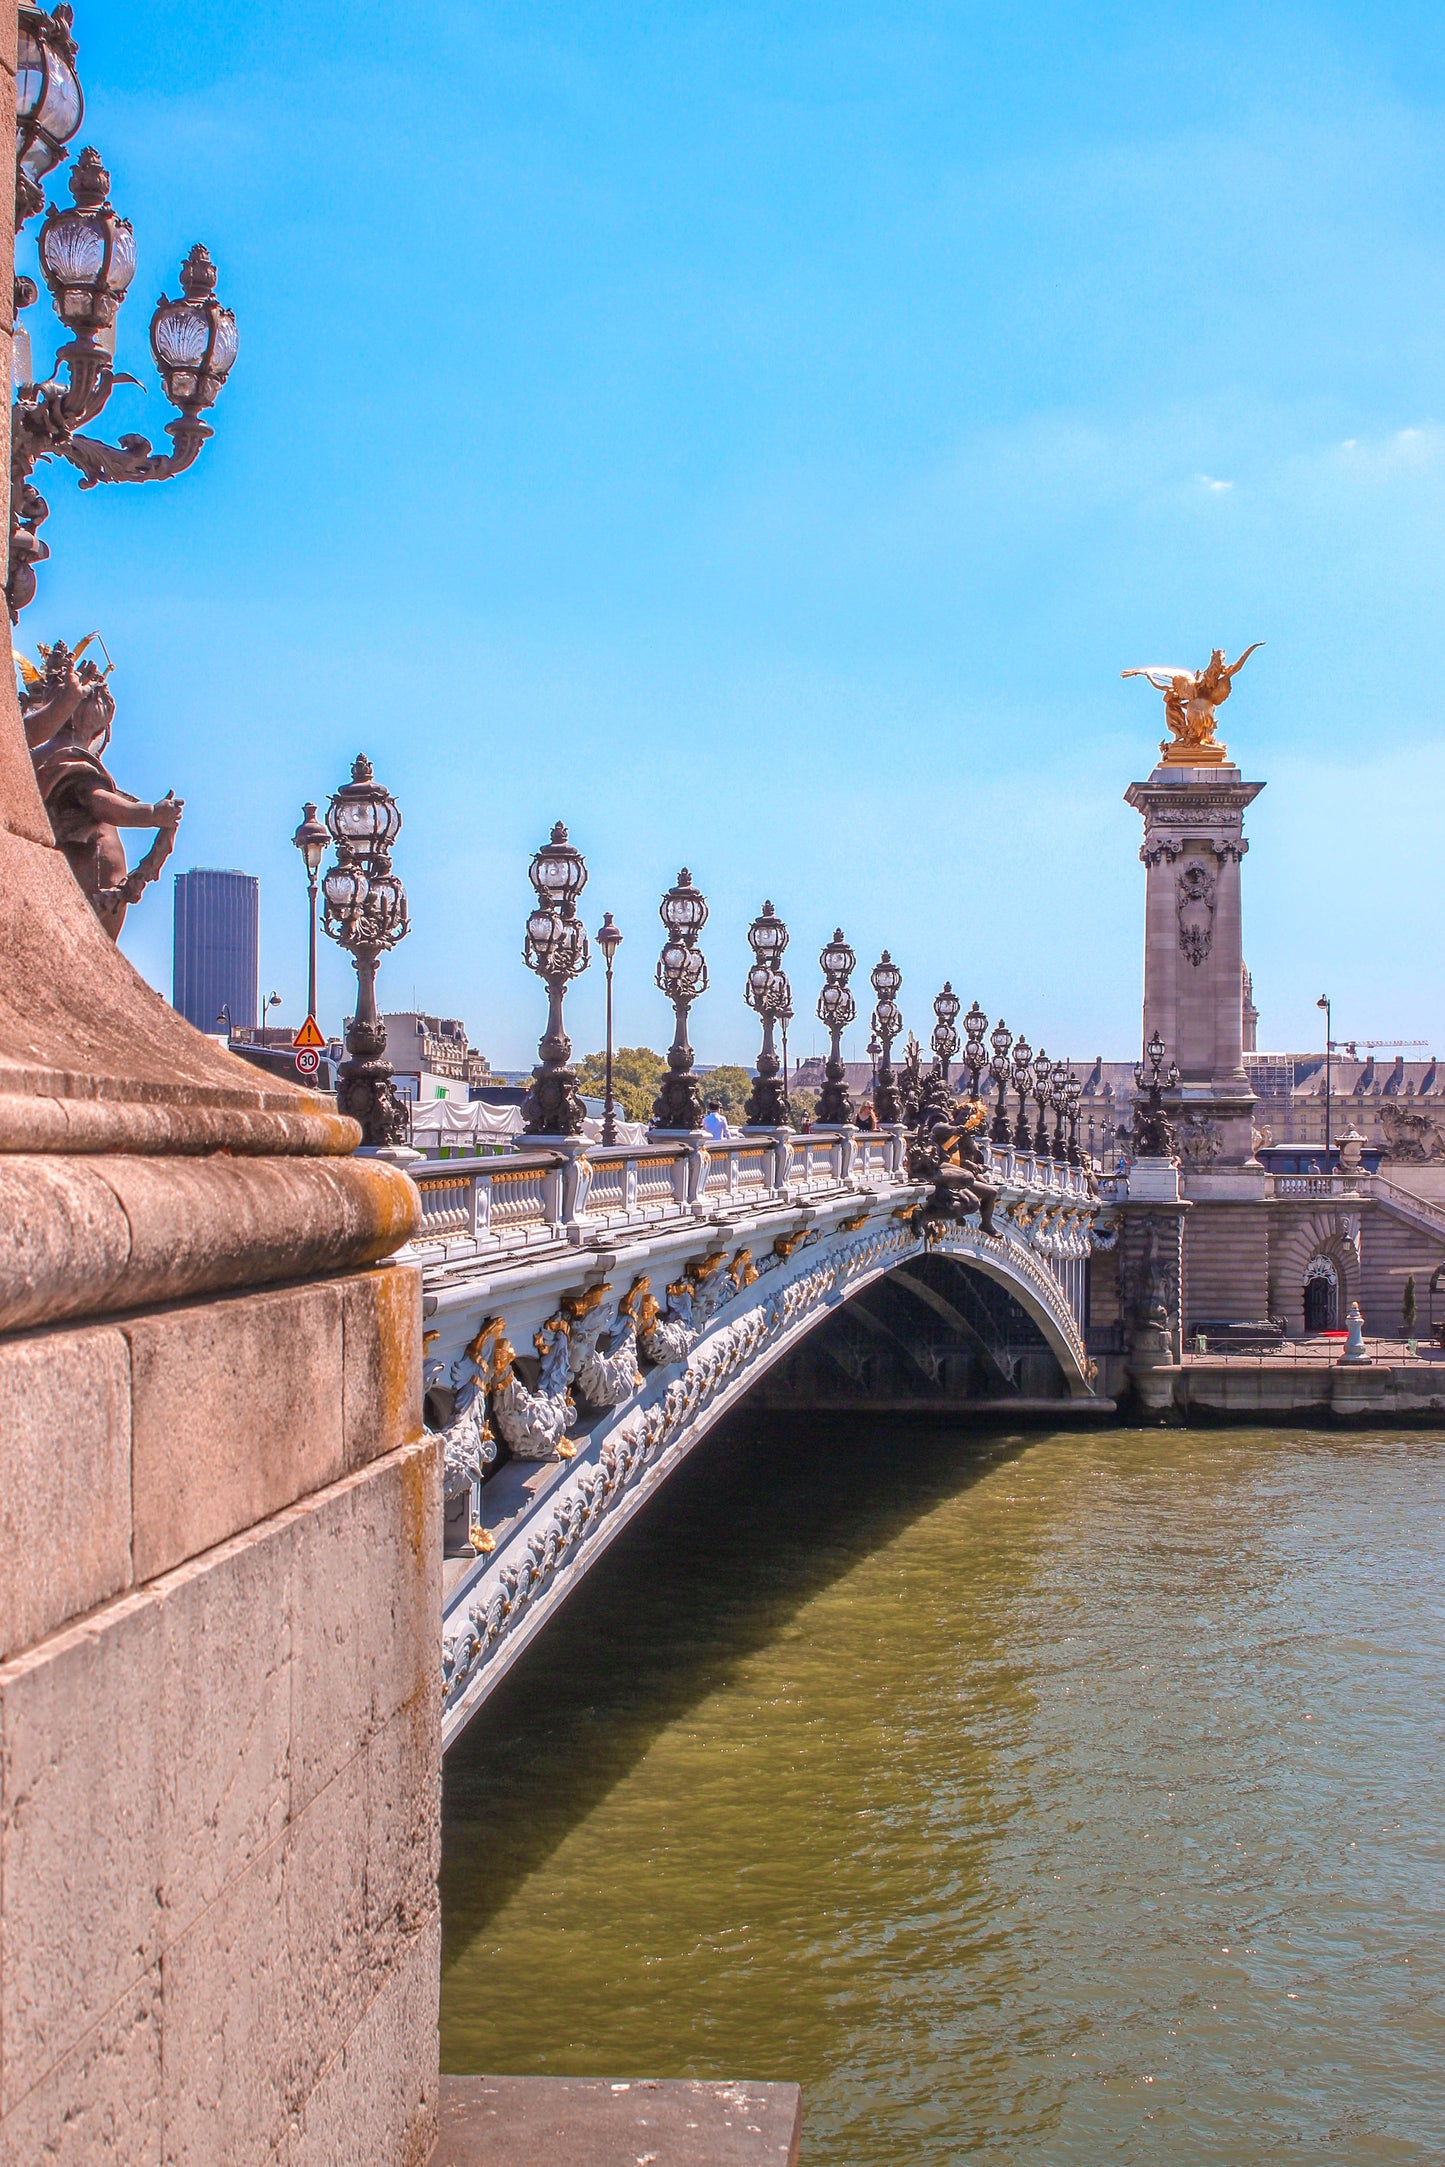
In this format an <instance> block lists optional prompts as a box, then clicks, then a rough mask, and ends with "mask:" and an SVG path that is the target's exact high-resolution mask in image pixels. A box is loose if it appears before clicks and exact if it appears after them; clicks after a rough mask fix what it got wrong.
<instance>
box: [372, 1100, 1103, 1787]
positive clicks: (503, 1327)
mask: <svg viewBox="0 0 1445 2167" xmlns="http://www.w3.org/2000/svg"><path fill="white" fill-rule="evenodd" d="M979 1149H980V1156H981V1159H982V1162H983V1165H984V1167H985V1168H986V1172H987V1180H988V1182H989V1183H990V1184H991V1185H992V1186H993V1187H994V1188H996V1189H997V1192H998V1194H997V1200H996V1201H995V1202H994V1203H993V1208H992V1211H991V1213H984V1214H983V1215H982V1217H989V1218H991V1221H992V1226H991V1231H986V1230H985V1227H984V1225H983V1224H982V1223H981V1221H980V1218H979V1217H975V1218H974V1219H973V1220H971V1221H970V1220H961V1219H958V1218H940V1217H935V1216H933V1215H932V1214H931V1213H930V1212H929V1211H927V1210H926V1209H925V1207H926V1206H927V1204H928V1199H929V1197H930V1193H931V1185H930V1184H929V1183H927V1182H920V1181H916V1180H912V1179H910V1178H909V1175H908V1173H907V1171H906V1163H907V1159H906V1138H905V1133H904V1131H903V1130H902V1129H901V1128H889V1129H884V1130H881V1131H877V1132H873V1133H867V1132H863V1131H855V1130H851V1129H847V1128H840V1129H835V1130H832V1131H825V1132H819V1133H815V1134H813V1135H803V1136H797V1137H792V1138H788V1137H787V1136H785V1135H784V1134H782V1133H780V1132H778V1131H768V1132H755V1133H753V1134H751V1135H749V1134H747V1133H746V1132H745V1133H744V1134H743V1135H742V1136H740V1137H737V1138H735V1139H733V1140H731V1141H729V1142H726V1143H716V1144H710V1145H706V1146H704V1145H703V1144H702V1143H701V1142H700V1141H698V1140H692V1141H688V1142H685V1143H682V1142H678V1143H662V1142H659V1143H653V1144H648V1145H645V1146H642V1147H640V1148H636V1149H628V1148H614V1149H611V1150H607V1149H603V1148H600V1147H597V1146H593V1145H582V1144H581V1143H580V1140H579V1142H578V1143H577V1144H576V1145H575V1146H574V1145H571V1144H570V1143H569V1145H568V1146H567V1147H566V1148H564V1149H560V1150H558V1149H538V1150H526V1151H523V1152H519V1153H517V1154H516V1155H515V1156H506V1157H494V1158H476V1159H470V1160H460V1161H458V1160H452V1161H448V1162H443V1163H440V1164H435V1165H432V1166H428V1167H425V1168H422V1167H419V1168H417V1170H416V1177H415V1178H416V1179H417V1184H418V1187H419V1188H420V1190H421V1195H422V1208H423V1213H424V1220H425V1229H424V1232H423V1234H422V1236H421V1238H420V1239H419V1240H418V1241H416V1242H415V1243H414V1244H413V1245H412V1247H411V1249H410V1250H409V1251H408V1252H406V1254H407V1255H408V1256H410V1257H411V1258H413V1259H414V1260H416V1261H418V1262H420V1263H421V1265H422V1267H423V1275H424V1276H423V1284H424V1289H425V1295H424V1306H425V1313H426V1361H425V1384H426V1414H427V1420H428V1423H429V1425H430V1426H431V1427H432V1428H434V1429H436V1430H440V1431H442V1432H443V1433H444V1435H445V1438H446V1463H447V1476H446V1486H447V1502H448V1542H447V1549H448V1551H449V1553H451V1554H450V1555H449V1557H448V1561H447V1565H446V1576H447V1586H446V1595H445V1603H444V1613H445V1615H444V1628H443V1672H444V1686H443V1690H444V1711H445V1712H444V1718H443V1729H444V1739H445V1742H446V1743H447V1744H450V1743H451V1742H452V1741H453V1740H454V1739H455V1738H456V1737H457V1735H458V1734H459V1733H460V1731H461V1730H462V1729H463V1727H464V1726H465V1725H466V1723H467V1722H468V1721H469V1720H470V1718H471V1717H472V1716H473V1715H474V1714H475V1713H476V1711H477V1709H478V1708H479V1707H480V1705H481V1703H482V1701H483V1700H484V1699H485V1698H486V1696H487V1694H488V1693H489V1692H490V1691H491V1690H492V1688H493V1687H494V1686H495V1685H496V1683H497V1682H498V1680H499V1679H500V1678H501V1677H502V1676H503V1675H504V1674H505V1672H506V1671H507V1669H508V1667H509V1666H510V1665H511V1663H512V1662H513V1661H514V1660H515V1658H516V1656H517V1655H518V1654H519V1653H520V1651H521V1650H522V1649H523V1648H524V1647H525V1646H526V1645H527V1643H528V1641H529V1640H530V1639H531V1638H532V1636H533V1634H534V1633H536V1632H537V1631H538V1630H539V1629H540V1628H541V1626H542V1625H543V1624H544V1623H545V1621H546V1620H547V1618H548V1617H549V1616H550V1615H551V1614H552V1612H553V1611H554V1610H555V1609H556V1607H557V1606H558V1604H559V1603H561V1602H563V1601H565V1599H566V1596H567V1594H568V1592H569V1590H570V1589H571V1588H573V1587H575V1586H576V1585H577V1583H578V1581H579V1580H580V1579H581V1577H582V1575H583V1574H584V1573H585V1572H586V1571H587V1570H588V1568H589V1567H590V1565H591V1564H592V1562H593V1560H594V1559H595V1558H597V1557H598V1556H600V1555H601V1553H602V1551H603V1550H604V1549H605V1548H606V1547H607V1545H608V1543H609V1542H610V1541H611V1540H612V1537H613V1536H614V1535H615V1534H616V1533H617V1532H618V1530H619V1529H620V1528H622V1527H624V1526H625V1525H626V1524H627V1522H628V1520H629V1519H630V1518H631V1517H632V1515H633V1513H635V1512H636V1511H637V1510H638V1509H639V1507H640V1506H641V1505H642V1504H643V1502H644V1501H645V1500H646V1499H647V1498H648V1497H649V1496H650V1495H651V1494H652V1493H653V1491H654V1490H656V1489H657V1488H658V1486H659V1485H660V1484H661V1483H663V1482H665V1481H666V1480H667V1478H668V1476H669V1475H670V1474H671V1473H672V1472H673V1470H674V1469H675V1468H676V1467H677V1466H678V1465H679V1463H680V1462H681V1461H682V1460H683V1459H684V1458H685V1457H686V1456H687V1454H688V1453H689V1452H690V1451H691V1450H692V1448H693V1447H694V1446H695V1445H696V1444H697V1443H698V1442H699V1440H700V1439H702V1438H703V1437H705V1436H706V1435H707V1433H708V1431H709V1430H710V1429H712V1427H713V1426H714V1425H715V1424H716V1423H717V1422H718V1421H719V1419H720V1418H721V1417H722V1416H723V1415H724V1414H726V1413H727V1412H728V1410H729V1409H730V1408H732V1407H734V1406H735V1405H736V1404H737V1403H738V1401H739V1400H740V1399H742V1397H743V1396H744V1394H745V1393H747V1392H748V1391H749V1390H750V1389H751V1388H752V1387H754V1386H755V1385H756V1384H757V1383H758V1382H759V1380H760V1379H761V1378H762V1377H763V1376H764V1375H765V1374H766V1373H768V1372H769V1371H773V1370H774V1369H775V1365H778V1364H780V1363H783V1362H784V1359H785V1358H786V1357H788V1356H789V1355H790V1354H791V1353H792V1352H793V1350H795V1349H799V1348H800V1347H801V1346H802V1345H803V1343H805V1342H806V1343H808V1344H809V1345H810V1346H811V1345H813V1344H814V1343H815V1342H816V1343H818V1344H823V1345H826V1344H828V1343H829V1341H830V1337H832V1335H833V1334H835V1333H836V1332H837V1331H838V1328H839V1327H842V1328H843V1329H842V1336H841V1337H838V1338H837V1339H836V1345H835V1362H834V1368H835V1371H836V1373H837V1375H838V1376H839V1377H840V1378H841V1379H842V1380H843V1381H844V1383H845V1385H846V1384H847V1383H848V1381H849V1380H850V1379H852V1380H853V1381H854V1382H855V1383H857V1382H860V1381H861V1383H862V1384H863V1387H864V1389H865V1390H867V1389H868V1388H869V1379H868V1378H867V1376H866V1375H865V1374H864V1371H863V1369H862V1367H861V1364H862V1362H864V1361H872V1360H873V1359H874V1356H873V1355H872V1354H868V1355H865V1356H863V1357H860V1356H859V1354H858V1353H857V1350H856V1347H855V1346H854V1345H853V1342H854V1341H856V1339H857V1337H858V1334H859V1332H860V1331H861V1333H862V1335H863V1338H864V1340H865V1341H866V1342H867V1343H868V1344H869V1346H870V1347H871V1348H873V1349H874V1350H875V1351H876V1359H877V1361H878V1362H880V1363H881V1364H882V1365H883V1366H884V1368H885V1369H886V1368H887V1367H888V1365H890V1364H891V1365H892V1370H893V1372H894V1373H896V1374H897V1375H898V1376H900V1377H906V1378H908V1379H911V1382H912V1385H913V1387H914V1388H915V1389H916V1391H917V1393H919V1394H920V1395H921V1396H922V1400H923V1402H927V1400H928V1399H929V1398H930V1396H931V1397H932V1398H933V1400H934V1401H935V1402H936V1404H938V1405H940V1406H946V1405H948V1404H952V1403H956V1402H957V1401H959V1400H960V1399H964V1400H976V1398H977V1396H978V1394H977V1392H976V1391H974V1390H970V1388H969V1380H970V1377H972V1379H973V1380H974V1382H975V1383H976V1382H977V1381H978V1380H979V1379H982V1380H983V1381H984V1386H985V1392H986V1394H987V1392H989V1391H992V1392H993V1394H994V1395H995V1396H997V1395H1002V1396H1003V1397H1004V1399H1005V1400H1008V1401H1009V1403H1010V1404H1014V1405H1022V1404H1024V1403H1025V1401H1026V1400H1028V1401H1036V1400H1037V1399H1039V1398H1040V1397H1042V1398H1045V1399H1047V1398H1049V1397H1055V1398H1059V1399H1070V1398H1072V1399H1086V1400H1093V1399H1094V1398H1095V1385H1094V1371H1093V1367H1092V1365H1091V1363H1090V1361H1089V1358H1088V1354H1087V1352H1086V1349H1085V1343H1084V1332H1083V1320H1084V1305H1085V1273H1086V1268H1087V1260H1088V1255H1089V1250H1090V1245H1091V1240H1092V1239H1093V1230H1094V1221H1095V1218H1096V1215H1097V1214H1098V1212H1099V1211H1100V1209H1101V1206H1100V1203H1099V1200H1098V1197H1097V1195H1096V1193H1095V1192H1094V1190H1093V1186H1092V1183H1091V1181H1090V1178H1089V1176H1088V1174H1087V1173H1086V1172H1085V1171H1083V1170H1081V1169H1079V1168H1076V1167H1071V1166H1069V1165H1068V1164H1067V1163H1064V1162H1063V1161H1061V1160H1059V1159H1056V1158H1052V1157H1049V1156H1045V1155H1043V1154H1038V1155H1036V1154H1034V1153H1033V1152H1030V1151H1023V1150H1017V1149H1014V1148H1011V1147H1002V1146H999V1145H996V1144H982V1145H981V1146H980V1147H979ZM880 1282H883V1283H885V1284H884V1285H883V1286H881V1287H880V1286H879V1285H878V1283H880ZM870 1288H877V1292H876V1293H875V1294H874V1295H872V1296H870V1295H869V1292H868V1290H869V1289H870ZM879 1381H880V1380H877V1379H875V1380H873V1389H874V1391H875V1394H876V1393H877V1391H878V1384H879ZM804 1396H805V1397H806V1384H805V1386H804ZM881 1396H882V1397H884V1398H887V1397H888V1396H889V1395H888V1394H887V1393H886V1392H884V1393H882V1395H881ZM1103 1404H1107V1403H1103ZM498 1440H501V1441H503V1442H504V1443H505V1444H506V1446H507V1448H508V1454H509V1457H507V1458H505V1459H503V1460H502V1461H501V1464H498V1461H499V1459H501V1455H499V1451H498Z"/></svg>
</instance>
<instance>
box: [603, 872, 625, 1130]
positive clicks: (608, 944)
mask: <svg viewBox="0 0 1445 2167" xmlns="http://www.w3.org/2000/svg"><path fill="white" fill-rule="evenodd" d="M598 947H600V949H602V962H604V964H607V1079H604V1088H602V1142H604V1144H615V1142H617V1107H615V1105H613V956H615V953H617V949H620V947H622V932H620V930H617V925H613V914H611V910H604V912H602V923H600V925H598Z"/></svg>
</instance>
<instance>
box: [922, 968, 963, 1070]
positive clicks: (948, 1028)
mask: <svg viewBox="0 0 1445 2167" xmlns="http://www.w3.org/2000/svg"><path fill="white" fill-rule="evenodd" d="M962 1006H963V1003H962V1001H961V1000H960V999H959V997H958V995H957V994H956V993H955V992H954V990H953V985H952V981H951V980H949V979H947V978H945V979H944V981H943V991H942V993H939V994H936V995H935V996H934V1002H933V1013H934V1016H935V1017H936V1018H937V1021H936V1022H935V1024H934V1027H933V1037H932V1039H931V1041H930V1043H931V1045H932V1047H933V1051H934V1053H935V1054H936V1055H937V1057H938V1073H939V1077H940V1079H941V1080H942V1083H943V1088H944V1095H945V1097H946V1096H947V1092H948V1069H949V1063H950V1062H951V1061H952V1059H953V1057H954V1055H955V1054H956V1053H957V1051H958V1033H957V1031H955V1029H954V1028H953V1026H954V1023H955V1021H956V1019H957V1016H958V1012H959V1010H960V1009H961V1008H962Z"/></svg>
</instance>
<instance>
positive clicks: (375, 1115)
mask: <svg viewBox="0 0 1445 2167" xmlns="http://www.w3.org/2000/svg"><path fill="white" fill-rule="evenodd" d="M326 826H327V829H328V831H329V833H330V836H331V839H332V841H333V843H334V844H335V845H336V862H335V863H334V865H333V866H332V867H331V869H330V871H329V872H328V873H327V875H326V878H325V879H324V880H323V881H322V883H321V890H322V894H323V895H324V896H325V898H326V904H325V914H324V923H325V926H326V931H327V933H328V934H329V935H330V937H331V939H332V940H334V941H335V942H336V944H337V946H338V947H340V948H345V949H346V950H347V951H348V953H349V954H350V956H351V959H352V961H353V963H354V964H355V965H356V1014H355V1015H354V1016H353V1017H352V1018H351V1019H350V1021H349V1022H348V1024H347V1026H346V1052H347V1058H346V1059H345V1060H344V1061H343V1062H342V1064H341V1066H340V1068H339V1070H338V1071H337V1078H336V1104H337V1107H338V1108H339V1110H340V1111H341V1112H342V1113H343V1114H350V1115H351V1118H352V1119H353V1121H359V1122H360V1124H361V1141H362V1143H363V1145H364V1146H366V1147H367V1148H368V1149H371V1150H377V1149H380V1148H381V1147H383V1146H387V1147H395V1146H396V1145H399V1144H404V1143H405V1141H406V1136H407V1128H408V1122H407V1111H406V1107H405V1105H404V1104H403V1103H402V1100H401V1099H400V1097H399V1096H398V1094H397V1090H396V1086H395V1085H394V1084H393V1082H392V1080H391V1073H392V1071H391V1063H390V1062H389V1061H388V1060H387V1059H386V1057H385V1056H386V1026H385V1025H384V1024H383V1023H382V1021H381V1018H380V1017H379V1016H378V1014H377V1012H376V967H377V964H378V963H379V962H380V961H381V958H382V956H383V955H385V953H386V952H387V950H388V949H391V948H394V947H395V946H396V944H397V942H398V941H400V940H404V939H405V938H406V935H407V931H408V920H407V910H406V890H405V889H404V888H403V887H402V884H401V882H400V881H399V880H398V879H397V877H396V875H395V873H393V871H392V869H391V846H392V844H393V843H394V842H395V841H396V838H397V836H398V835H399V834H400V833H401V811H400V808H399V807H398V805H397V802H396V800H395V798H394V797H393V796H392V795H391V793H390V791H389V790H384V789H383V788H382V786H381V784H380V783H379V782H377V781H376V779H375V776H374V775H373V773H372V766H371V762H370V761H369V760H368V759H367V757H366V755H365V753H358V754H357V756H356V758H355V759H354V760H353V761H352V763H351V780H350V782H349V783H344V784H343V785H342V787H341V789H339V790H338V791H336V792H335V793H334V794H333V796H332V799H331V802H330V804H329V805H328V806H327V808H326Z"/></svg>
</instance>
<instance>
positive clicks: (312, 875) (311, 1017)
mask: <svg viewBox="0 0 1445 2167" xmlns="http://www.w3.org/2000/svg"><path fill="white" fill-rule="evenodd" d="M291 840H292V842H293V843H294V844H295V845H296V848H297V849H298V850H299V851H300V853H301V857H302V861H303V863H304V864H305V867H306V886H307V890H308V892H309V895H310V898H311V940H310V945H309V947H308V949H307V959H306V1020H307V1022H308V1023H314V1022H315V1021H316V876H317V874H318V873H319V872H320V870H321V861H322V859H323V858H324V857H325V855H326V830H325V828H323V827H322V825H321V822H320V821H319V820H318V819H317V817H316V807H315V806H314V805H309V804H308V805H303V806H302V808H301V825H300V827H299V828H298V829H297V830H296V833H295V834H294V835H293V836H292V838H291Z"/></svg>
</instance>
